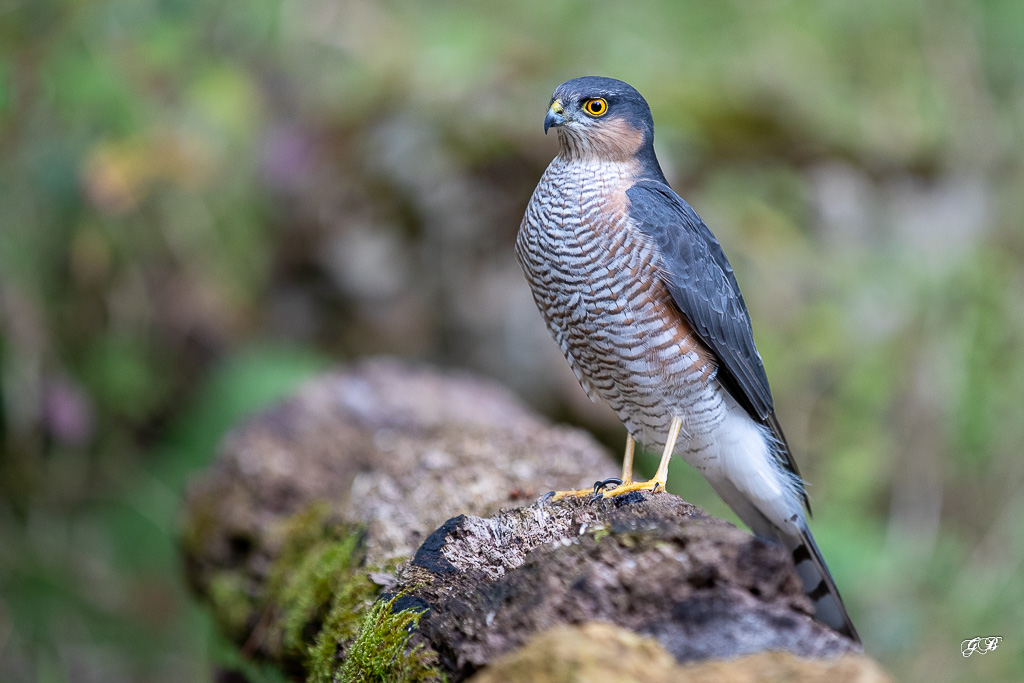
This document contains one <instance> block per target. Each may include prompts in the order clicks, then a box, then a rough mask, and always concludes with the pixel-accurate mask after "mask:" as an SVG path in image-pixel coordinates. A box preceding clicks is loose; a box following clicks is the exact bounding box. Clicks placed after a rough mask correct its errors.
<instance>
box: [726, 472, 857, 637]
mask: <svg viewBox="0 0 1024 683" xmlns="http://www.w3.org/2000/svg"><path fill="white" fill-rule="evenodd" d="M711 485H712V486H713V487H714V489H715V490H716V491H717V492H718V495H719V496H721V497H722V500H724V501H725V502H726V503H727V504H728V505H729V507H731V508H732V509H733V511H734V512H735V513H736V514H737V515H738V516H739V518H740V519H742V520H743V522H744V523H745V524H746V525H747V526H749V527H750V528H751V529H752V530H753V532H754V533H755V534H757V535H758V536H760V537H762V538H765V539H768V540H770V541H774V542H776V543H781V544H782V545H783V546H785V547H786V548H787V549H788V550H789V551H790V552H791V553H792V555H793V563H794V564H795V565H796V571H797V574H798V575H799V576H800V580H801V581H802V582H803V589H804V593H806V594H807V596H808V597H809V598H810V599H811V601H812V602H813V603H814V618H815V619H817V620H818V621H820V622H821V623H823V624H825V625H826V626H828V627H830V628H832V629H834V630H836V631H838V632H839V633H842V634H843V635H844V636H846V637H848V638H850V639H851V640H854V641H856V642H858V643H859V642H861V641H860V635H858V633H857V629H856V628H855V627H854V625H853V621H852V620H851V619H850V615H849V614H847V612H846V605H845V604H843V598H842V596H840V595H839V589H838V588H836V582H835V581H834V580H833V579H832V573H831V572H829V570H828V565H826V564H825V559H824V558H823V557H822V556H821V551H820V550H818V544H817V543H815V542H814V536H812V535H811V531H810V529H808V528H807V522H806V521H805V520H804V519H803V515H800V516H798V517H797V519H796V520H794V521H793V523H792V524H787V525H786V528H781V527H780V526H778V525H777V524H775V523H774V522H772V521H770V520H769V519H768V518H767V517H766V516H765V515H764V514H763V513H762V512H761V511H760V510H758V509H757V508H756V507H755V506H754V505H753V503H751V502H750V501H749V500H748V499H747V498H746V496H744V495H743V494H741V493H740V492H739V491H738V490H737V489H736V487H735V486H733V485H732V484H731V483H730V482H729V481H727V480H718V481H713V482H711Z"/></svg>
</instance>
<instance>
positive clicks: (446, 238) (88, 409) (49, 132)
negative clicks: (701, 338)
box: [0, 0, 1024, 682]
mask: <svg viewBox="0 0 1024 683" xmlns="http://www.w3.org/2000/svg"><path fill="white" fill-rule="evenodd" d="M1022 46H1024V3H1021V2H1019V0H991V1H983V2H953V1H943V0H936V1H935V2H929V3H924V2H913V1H911V0H896V1H894V0H886V1H881V0H866V1H865V2H858V3H851V2H843V1H841V0H826V1H822V2H766V3H749V2H740V1H739V0H734V1H731V2H714V3H709V2H702V1H699V0H690V1H686V2H680V1H677V0H659V1H650V0H639V1H634V2H630V3H621V4H618V3H610V2H594V3H563V2H552V1H550V0H546V1H540V0H522V1H521V2H518V3H514V4H513V3H506V2H499V1H498V0H483V1H480V2H475V3H455V2H444V1H440V0H438V1H435V2H419V3H417V2H411V1H409V2H380V3H375V2H370V1H369V0H354V1H348V0H332V1H323V0H301V1H300V0H249V1H248V2H229V1H227V0H67V1H65V2H57V1H55V0H25V1H23V2H19V1H18V0H6V1H3V0H0V408H2V409H0V440H2V451H0V680H3V681H22V680H24V681H47V682H50V681H54V682H59V681H182V680H211V677H212V672H213V670H214V668H215V667H216V666H224V667H227V668H232V667H235V666H238V663H237V661H236V659H237V656H236V655H235V654H233V652H232V651H231V649H230V648H228V647H227V646H226V645H224V644H223V643H222V642H221V641H220V640H219V638H218V636H217V635H216V633H215V632H214V629H213V627H212V623H211V620H210V619H209V618H208V617H207V616H206V615H205V613H204V612H203V610H202V608H200V607H198V606H196V605H195V604H194V603H192V602H191V601H190V599H189V597H188V594H187V591H186V589H185V588H184V585H183V582H182V578H181V574H182V572H181V570H180V567H179V559H178V556H177V554H176V551H175V530H176V523H177V519H178V515H179V506H180V496H181V492H182V490H183V487H184V485H185V482H186V481H187V479H188V477H189V476H190V475H191V474H192V473H194V472H196V471H197V470H198V469H200V468H202V467H203V466H204V465H205V464H207V463H209V462H210V461H211V459H212V457H213V455H214V452H215V446H216V443H217V440H218V438H219V436H220V435H221V434H222V433H223V431H224V430H225V429H226V428H227V427H228V426H230V424H231V423H232V422H233V421H234V420H236V419H237V418H238V416H240V415H242V414H244V413H246V412H247V411H251V410H253V409H255V408H257V407H259V406H261V405H265V404H266V402H268V401H270V400H273V399H274V398H276V397H279V396H281V395H283V394H284V393H286V392H288V391H290V390H291V389H293V388H294V387H295V386H296V384H297V382H299V381H301V380H302V379H303V378H305V377H308V376H309V375H310V374H311V373H314V372H316V371H317V370H319V369H322V368H324V367H327V366H328V365H329V364H331V363H333V362H337V361H341V360H346V359H352V358H356V357H359V356H362V355H367V354H371V353H378V352H385V353H394V354H398V355H402V356H406V357H412V358H419V359H423V360H427V361H430V362H434V363H439V364H442V365H449V366H460V367H468V368H470V369H473V370H477V371H480V372H483V373H485V374H488V375H491V376H493V377H496V378H498V379H499V380H502V381H504V382H506V383H508V384H510V385H511V386H513V387H514V388H515V389H516V390H517V391H518V392H519V393H520V394H521V395H523V396H524V397H525V398H526V399H527V400H529V401H530V402H531V403H533V404H534V405H536V406H537V407H538V408H540V409H542V410H544V411H545V412H547V413H548V414H550V415H551V416H553V417H555V418H557V419H562V420H569V421H572V422H575V423H577V424H581V425H584V426H586V427H588V428H590V429H592V430H594V431H595V432H596V433H598V434H600V435H601V437H602V438H603V439H604V440H606V442H607V443H608V444H609V446H610V447H611V448H614V449H615V450H616V451H618V450H619V449H620V448H621V443H622V440H623V438H624V435H623V433H622V430H621V428H620V427H618V425H617V424H616V423H615V421H614V418H612V417H611V416H610V415H609V413H608V412H607V411H606V410H604V409H603V408H601V407H597V406H592V405H591V404H589V402H587V400H586V398H585V397H584V396H583V394H582V392H581V390H580V389H579V387H578V386H577V385H576V383H575V380H574V379H573V378H572V375H571V373H570V372H569V370H568V367H567V365H566V363H565V361H564V360H563V359H562V358H561V356H560V354H559V352H558V350H557V348H556V346H555V345H554V343H552V342H551V341H550V340H549V339H548V336H547V333H546V331H545V329H544V328H543V325H542V323H541V320H540V317H539V315H538V314H537V312H536V310H535V309H534V306H533V302H532V300H531V298H530V295H529V291H528V289H527V286H526V283H525V281H524V280H523V279H522V276H521V274H520V272H519V270H518V266H517V265H516V264H515V262H514V259H513V256H512V242H513V239H514V235H515V232H516V230H517V228H518V223H519V220H520V218H521V216H522V211H523V209H524V207H525V205H526V202H527V200H528V198H529V194H530V192H531V190H532V188H533V186H534V185H535V183H536V181H537V179H538V178H539V176H540V174H541V172H542V171H543V168H544V166H545V165H546V163H547V162H548V161H549V160H550V158H551V156H552V155H553V154H554V152H555V149H556V143H555V141H554V140H553V139H552V137H551V136H549V137H548V138H545V137H544V136H543V135H542V121H543V116H544V111H545V107H546V105H547V102H548V98H549V97H550V93H551V91H552V90H553V89H554V87H555V86H556V85H557V84H558V83H560V82H561V81H563V80H566V79H568V78H571V77H575V76H579V75H589V74H601V75H608V76H614V77H618V78H621V79H624V80H627V81H629V82H630V83H632V84H633V85H634V86H636V87H637V88H638V89H639V90H640V91H641V92H642V93H644V94H645V96H646V97H647V99H648V101H649V102H650V103H651V106H652V110H653V112H654V117H655V121H656V122H657V132H658V136H657V146H658V150H659V155H660V157H661V160H662V163H663V165H664V167H665V171H666V173H667V175H668V176H669V178H670V180H672V182H673V184H674V186H675V187H676V189H677V190H678V191H679V192H680V193H681V194H682V195H683V196H685V197H686V198H687V199H688V200H689V201H690V203H691V204H693V205H694V207H695V208H696V209H697V211H698V212H700V213H701V215H702V216H703V217H704V219H705V220H706V221H707V222H708V224H709V225H710V226H711V227H712V229H713V230H714V231H715V232H716V233H717V235H718V237H719V239H720V240H721V241H722V243H723V244H724V246H725V248H726V252H727V253H728V254H729V256H730V259H731V260H732V263H733V265H734V266H735V268H736V271H737V277H738V279H739V281H740V284H741V285H742V286H743V288H744V293H745V295H746V299H747V302H748V305H749V307H750V309H751V313H752V317H753V320H754V329H755V334H756V336H757V340H758V344H759V348H760V350H761V352H762V355H763V356H764V359H765V364H766V367H767V369H768V374H769V377H770V378H771V380H772V384H773V387H774V390H775V394H776V400H777V404H778V412H779V415H780V418H781V420H782V423H783V425H784V426H785V428H786V431H787V435H788V436H789V438H790V441H791V442H792V443H793V445H794V448H795V449H796V452H797V459H798V461H799V462H800V464H801V466H802V469H803V471H804V474H805V475H806V477H807V478H808V479H809V480H810V482H811V485H810V489H809V490H810V493H811V495H812V498H813V501H814V502H815V510H816V517H815V519H814V522H813V527H814V530H815V533H816V535H817V536H818V538H819V542H820V545H821V546H822V549H823V551H824V553H825V556H826V557H827V558H828V559H829V562H830V564H831V566H832V568H833V571H834V572H835V574H836V578H837V581H838V583H839V585H840V587H841V588H842V590H843V594H844V596H845V597H846V600H847V602H848V604H849V606H850V610H851V612H852V614H853V617H854V619H855V621H856V622H857V624H858V626H859V628H860V631H861V633H862V634H863V636H864V640H865V645H866V647H867V650H868V652H869V653H870V654H872V655H873V656H875V657H876V658H877V659H879V660H880V661H881V662H882V663H883V665H884V666H886V667H887V668H888V669H889V670H890V671H891V672H892V673H894V674H895V675H896V676H897V677H898V678H899V679H902V680H929V681H960V680H1007V681H1009V680H1024V458H1022V457H1021V455H1022V446H1021V444H1022V443H1024V419H1022V418H1024V410H1022V401H1024V363H1022V358H1024V231H1022V229H1021V224H1020V218H1019V217H1020V216H1021V215H1024V192H1022V188H1024V137H1022V134H1021V131H1022V130H1024V59H1022V58H1021V54H1022V53H1021V49H1022ZM647 465H648V467H650V463H649V461H648V462H647ZM651 469H653V468H651ZM686 470H687V468H686V466H685V465H683V464H682V463H681V462H680V463H678V464H676V465H675V466H674V468H673V474H672V476H673V480H672V482H671V483H670V488H671V489H673V490H674V491H676V492H678V493H681V494H682V495H684V497H686V498H688V499H689V500H692V501H693V502H695V503H698V504H701V505H704V506H706V507H707V508H708V509H709V510H711V511H712V512H714V513H717V514H723V515H727V512H726V511H725V509H724V507H723V506H722V505H721V504H720V503H718V501H717V499H715V497H714V496H713V494H711V493H710V491H709V489H707V487H706V486H705V485H703V484H702V482H701V481H700V480H699V478H698V477H696V476H694V475H693V474H692V473H691V472H689V471H686ZM975 636H1002V637H1003V641H1002V643H1001V644H1000V646H999V649H998V650H997V651H995V652H991V653H989V654H987V655H984V656H982V655H977V654H976V655H974V656H972V657H971V658H970V659H964V658H963V657H962V656H961V654H960V643H961V641H962V640H964V639H966V638H971V637H975Z"/></svg>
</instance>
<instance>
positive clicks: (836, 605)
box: [778, 526, 860, 643]
mask: <svg viewBox="0 0 1024 683" xmlns="http://www.w3.org/2000/svg"><path fill="white" fill-rule="evenodd" d="M778 540H780V541H782V543H783V544H784V545H785V546H786V547H787V548H789V550H790V552H792V554H793V563H794V564H795V565H796V572H797V574H799V575H800V580H801V581H803V584H804V593H806V594H807V596H808V597H809V598H810V599H811V601H812V602H813V603H814V618H815V619H817V620H818V621H820V622H822V623H823V624H826V625H828V626H831V627H832V628H833V629H835V630H836V631H838V632H839V633H842V634H843V635H844V636H846V637H848V638H850V639H851V640H854V641H856V642H858V643H859V642H860V635H858V634H857V629H856V628H855V627H854V625H853V621H852V620H851V619H850V615H849V614H847V612H846V605H844V604H843V598H842V596H840V595H839V589H838V588H836V582H835V581H834V580H833V579H832V574H831V573H830V572H829V570H828V565H826V564H825V559H824V558H823V557H822V556H821V551H820V550H818V544H817V543H815V542H814V536H812V535H811V531H810V529H808V528H807V527H806V526H804V527H802V528H800V534H799V536H788V537H786V536H781V534H780V538H778Z"/></svg>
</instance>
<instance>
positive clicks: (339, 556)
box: [266, 504, 379, 670]
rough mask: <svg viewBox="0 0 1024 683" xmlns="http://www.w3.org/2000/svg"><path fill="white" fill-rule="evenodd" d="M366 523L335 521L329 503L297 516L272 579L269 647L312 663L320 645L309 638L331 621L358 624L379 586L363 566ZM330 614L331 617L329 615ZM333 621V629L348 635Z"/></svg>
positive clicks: (290, 524)
mask: <svg viewBox="0 0 1024 683" xmlns="http://www.w3.org/2000/svg"><path fill="white" fill-rule="evenodd" d="M362 536H363V531H362V529H361V528H359V527H357V526H354V525H351V524H346V523H342V522H338V521H335V520H332V519H331V517H330V511H329V509H328V508H327V506H326V505H324V504H314V505H311V506H310V507H308V508H306V509H305V510H304V511H302V512H300V513H298V514H296V515H294V516H293V517H292V518H291V519H289V521H288V529H287V531H286V533H285V540H284V543H283V545H282V548H281V553H280V555H279V556H278V558H277V559H276V560H275V561H274V565H273V567H272V568H271V571H270V575H269V577H268V581H267V593H266V604H267V609H269V610H272V613H273V615H274V618H273V620H272V622H271V624H270V626H269V628H268V632H267V641H266V644H267V649H268V651H270V652H271V653H273V654H276V655H278V656H280V657H281V658H282V659H285V660H291V661H294V662H296V663H297V664H299V665H300V666H302V667H304V668H306V669H307V670H308V669H309V667H310V664H311V659H310V657H311V655H313V654H314V651H315V649H316V648H315V647H314V648H311V647H310V646H309V645H308V643H310V642H312V641H314V639H316V638H317V634H318V633H319V632H320V631H321V629H322V628H323V627H324V626H325V625H327V624H328V622H331V623H332V624H334V623H335V622H339V621H340V622H342V623H344V622H345V619H344V618H343V617H342V615H346V614H347V615H350V619H351V620H353V621H355V622H356V623H358V621H359V615H360V614H361V613H362V612H363V611H364V610H365V609H366V607H367V606H368V605H369V604H371V603H372V602H373V600H374V599H375V598H376V596H377V593H378V591H379V589H378V587H377V586H376V585H375V584H374V583H373V582H372V581H370V579H369V577H368V575H367V570H366V569H365V567H364V566H363V562H364V559H365V554H364V552H363V550H362V544H361V541H362ZM329 617H330V618H329ZM355 631H356V627H355V626H352V627H351V628H350V629H348V630H347V631H346V629H345V628H344V627H339V626H336V625H332V628H331V633H332V634H340V635H344V634H346V633H348V632H351V635H350V636H349V638H351V637H354V635H355Z"/></svg>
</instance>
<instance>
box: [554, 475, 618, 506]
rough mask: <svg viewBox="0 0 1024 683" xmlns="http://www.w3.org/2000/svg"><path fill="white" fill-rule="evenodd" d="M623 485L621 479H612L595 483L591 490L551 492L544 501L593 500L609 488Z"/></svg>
mask: <svg viewBox="0 0 1024 683" xmlns="http://www.w3.org/2000/svg"><path fill="white" fill-rule="evenodd" d="M621 484H622V480H621V479H617V478H615V477H612V478H611V479H605V480H604V481H595V482H594V488H591V489H576V490H574V491H551V492H549V493H547V494H545V496H544V500H545V501H548V500H562V499H563V498H593V497H595V496H597V497H600V496H601V491H602V490H604V489H605V488H607V487H609V486H618V485H621Z"/></svg>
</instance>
